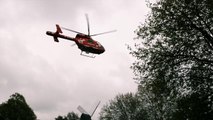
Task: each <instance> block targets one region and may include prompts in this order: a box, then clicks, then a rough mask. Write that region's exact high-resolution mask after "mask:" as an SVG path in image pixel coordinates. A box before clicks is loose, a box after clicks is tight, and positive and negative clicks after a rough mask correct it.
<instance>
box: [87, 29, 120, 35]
mask: <svg viewBox="0 0 213 120" xmlns="http://www.w3.org/2000/svg"><path fill="white" fill-rule="evenodd" d="M116 31H117V30H111V31H108V32H103V33H98V34H93V35H90V36H97V35H103V34H108V33H112V32H116Z"/></svg>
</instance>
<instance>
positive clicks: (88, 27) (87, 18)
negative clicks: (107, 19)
mask: <svg viewBox="0 0 213 120" xmlns="http://www.w3.org/2000/svg"><path fill="white" fill-rule="evenodd" d="M85 16H86V20H87V29H88V35H90V26H89V17H88V14H85Z"/></svg>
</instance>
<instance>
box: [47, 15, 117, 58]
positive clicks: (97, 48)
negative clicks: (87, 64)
mask: <svg viewBox="0 0 213 120" xmlns="http://www.w3.org/2000/svg"><path fill="white" fill-rule="evenodd" d="M86 20H87V27H88V34H84V33H81V32H78V31H75V30H71V29H68V28H64V27H60V26H59V25H58V24H56V32H51V31H47V32H46V34H47V35H49V36H53V39H54V41H55V42H59V40H58V38H63V39H66V40H70V41H74V42H75V43H76V45H77V46H78V48H79V49H80V50H81V55H83V56H87V57H92V58H94V57H95V56H94V54H102V53H104V51H105V49H104V47H103V46H102V45H101V44H100V43H99V42H98V41H95V40H94V39H92V36H97V35H102V34H106V33H111V32H115V31H116V30H112V31H108V32H103V33H98V34H92V35H90V26H89V18H88V15H86ZM61 28H62V29H64V30H68V31H71V32H74V33H77V35H76V36H75V38H73V37H69V36H66V35H63V34H62V33H63V32H62V30H61ZM83 52H85V53H87V54H90V53H91V54H93V55H92V56H89V55H86V54H83Z"/></svg>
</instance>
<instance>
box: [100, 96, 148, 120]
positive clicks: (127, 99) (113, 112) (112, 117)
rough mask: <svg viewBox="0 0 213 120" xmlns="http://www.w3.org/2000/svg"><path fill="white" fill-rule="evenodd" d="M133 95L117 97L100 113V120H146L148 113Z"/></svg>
mask: <svg viewBox="0 0 213 120" xmlns="http://www.w3.org/2000/svg"><path fill="white" fill-rule="evenodd" d="M140 103H141V102H140V101H139V100H138V99H137V96H136V95H134V94H133V93H127V94H125V95H123V94H121V95H117V96H116V97H115V99H114V100H111V101H110V103H109V104H108V105H105V106H104V107H103V108H102V110H101V113H100V120H146V112H145V111H144V110H143V109H142V108H141V105H140Z"/></svg>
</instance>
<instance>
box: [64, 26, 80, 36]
mask: <svg viewBox="0 0 213 120" xmlns="http://www.w3.org/2000/svg"><path fill="white" fill-rule="evenodd" d="M61 28H62V29H64V30H68V31H71V32H74V33H79V34H83V33H81V32H78V31H75V30H71V29H68V28H64V27H61Z"/></svg>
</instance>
